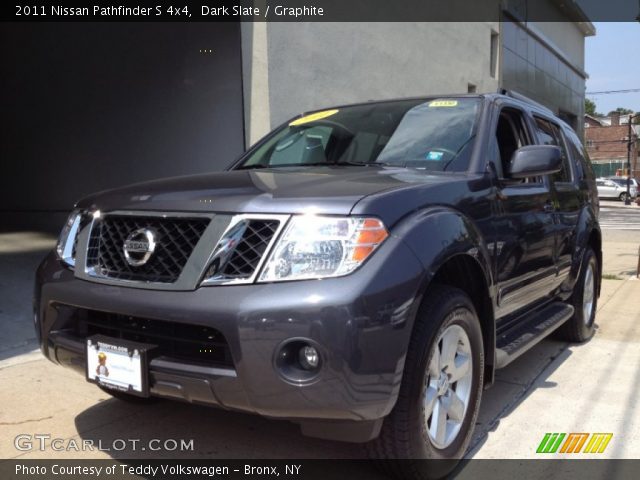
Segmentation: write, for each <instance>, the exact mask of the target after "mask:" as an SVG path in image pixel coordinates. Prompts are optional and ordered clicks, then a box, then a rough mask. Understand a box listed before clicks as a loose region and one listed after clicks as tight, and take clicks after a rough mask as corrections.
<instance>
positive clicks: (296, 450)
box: [75, 399, 365, 459]
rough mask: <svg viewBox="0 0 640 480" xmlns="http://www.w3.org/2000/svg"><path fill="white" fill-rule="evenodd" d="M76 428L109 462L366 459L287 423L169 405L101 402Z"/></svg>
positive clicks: (79, 418) (355, 449)
mask: <svg viewBox="0 0 640 480" xmlns="http://www.w3.org/2000/svg"><path fill="white" fill-rule="evenodd" d="M75 426H76V429H77V431H78V434H79V435H80V437H81V438H82V439H83V440H91V441H92V442H93V444H94V445H95V446H98V445H99V446H101V447H102V451H103V452H104V453H106V454H108V455H109V456H111V457H112V458H145V459H153V458H161V459H167V458H180V459H199V458H212V459H215V458H220V459H242V458H246V459H287V458H289V459H291V458H299V459H302V458H305V459H310V458H334V459H340V458H365V457H364V451H363V449H362V448H361V446H360V445H357V444H352V443H343V442H330V441H325V440H319V439H314V438H309V437H305V436H303V435H302V434H301V433H300V430H299V428H298V426H297V425H295V424H294V423H291V422H288V421H284V420H270V419H267V418H263V417H260V416H257V415H251V414H245V413H238V412H231V411H227V410H222V409H218V408H212V407H206V406H200V405H192V404H188V403H182V402H174V401H170V400H159V401H157V402H155V403H152V404H150V405H134V404H128V403H127V402H123V401H121V400H116V399H108V400H104V401H101V402H99V403H97V404H96V405H93V406H91V407H90V408H88V409H86V410H85V411H83V412H81V413H80V414H79V415H77V416H76V417H75ZM127 439H134V440H136V441H137V444H136V445H135V446H134V445H133V443H132V442H129V441H127ZM121 440H125V442H122V441H121ZM183 444H186V448H184V449H183V448H181V445H183ZM176 445H177V447H176ZM114 447H115V448H114ZM123 447H124V448H123ZM106 448H111V450H106ZM156 448H158V449H157V450H156Z"/></svg>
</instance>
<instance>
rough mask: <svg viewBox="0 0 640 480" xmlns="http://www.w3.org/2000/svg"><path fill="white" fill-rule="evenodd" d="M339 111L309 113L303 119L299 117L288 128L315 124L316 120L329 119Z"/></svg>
mask: <svg viewBox="0 0 640 480" xmlns="http://www.w3.org/2000/svg"><path fill="white" fill-rule="evenodd" d="M339 111H340V110H337V109H334V110H323V111H322V112H316V113H311V114H309V115H305V116H304V117H300V118H297V119H295V120H294V121H293V122H291V123H290V124H289V126H290V127H296V126H298V125H302V124H305V123H309V122H315V121H316V120H322V119H323V118H327V117H330V116H331V115H335V114H336V113H338V112H339Z"/></svg>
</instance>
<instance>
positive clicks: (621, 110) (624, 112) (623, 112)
mask: <svg viewBox="0 0 640 480" xmlns="http://www.w3.org/2000/svg"><path fill="white" fill-rule="evenodd" d="M613 113H619V114H620V115H628V114H630V113H633V110H629V109H628V108H622V107H618V108H616V109H615V110H611V111H610V112H609V113H607V115H611V114H613Z"/></svg>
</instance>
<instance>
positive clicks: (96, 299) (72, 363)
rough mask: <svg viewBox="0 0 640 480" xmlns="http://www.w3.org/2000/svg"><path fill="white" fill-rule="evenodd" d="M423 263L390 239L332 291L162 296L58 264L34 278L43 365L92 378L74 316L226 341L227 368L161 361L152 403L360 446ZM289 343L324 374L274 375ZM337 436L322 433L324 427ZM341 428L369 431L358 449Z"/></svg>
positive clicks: (376, 419) (411, 312) (261, 288)
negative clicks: (177, 326)
mask: <svg viewBox="0 0 640 480" xmlns="http://www.w3.org/2000/svg"><path fill="white" fill-rule="evenodd" d="M423 275H424V273H423V270H422V266H421V264H420V262H419V261H418V260H417V259H416V257H415V256H414V254H413V253H412V252H411V250H410V249H409V248H408V247H407V246H406V245H405V244H404V243H403V242H402V241H401V240H399V239H396V238H393V237H391V238H389V239H388V240H387V241H386V242H385V243H384V244H383V245H382V246H381V247H380V248H379V251H378V252H376V254H375V255H373V256H372V258H371V259H370V260H369V261H368V262H367V263H366V264H365V265H363V267H362V268H360V269H359V270H358V271H356V272H354V273H353V274H351V275H348V276H345V277H342V278H337V279H325V280H313V281H296V282H283V283H273V284H251V285H236V286H218V287H202V288H198V289H196V290H194V291H158V290H145V289H139V288H127V287H122V286H112V285H104V284H99V283H93V282H88V281H85V280H80V279H78V278H76V277H75V276H74V274H73V272H72V271H70V270H68V269H67V268H65V267H64V266H62V265H61V264H60V262H59V261H58V260H57V258H56V256H55V254H54V253H52V254H50V255H49V256H48V257H47V258H46V259H45V260H44V262H43V263H42V265H41V266H40V268H39V269H38V273H37V277H36V291H35V295H36V315H35V322H36V330H37V333H38V337H39V338H40V344H41V348H42V351H43V353H44V355H45V356H47V357H48V358H49V359H50V360H52V361H54V362H56V363H59V364H61V365H64V366H67V367H71V368H74V369H76V370H77V371H79V372H80V373H82V374H84V372H85V340H86V339H85V338H82V337H81V336H78V335H77V334H74V332H73V330H72V329H70V328H69V322H70V318H72V316H73V312H74V311H75V310H80V309H81V310H88V311H98V312H110V313H114V314H119V315H133V316H136V317H141V318H147V319H154V320H157V321H165V322H174V323H175V322H178V323H185V324H195V325H201V326H208V327H211V328H215V329H216V330H218V331H219V332H221V333H222V334H223V335H224V337H225V339H226V342H227V344H228V348H229V351H230V354H231V357H232V364H231V366H229V365H227V366H219V365H207V364H206V363H204V364H193V363H185V362H181V361H179V360H176V359H172V358H170V357H158V358H154V359H152V360H151V362H150V365H149V382H150V394H151V395H153V396H159V397H166V398H173V399H179V400H184V401H188V402H193V403H199V404H206V405H215V406H219V407H222V408H227V409H233V410H240V411H246V412H253V413H257V414H260V415H263V416H268V417H275V418H283V419H289V420H294V421H297V422H299V423H301V425H302V427H303V432H306V433H309V434H312V435H315V436H324V437H335V436H339V437H340V438H341V439H343V440H345V439H347V440H353V441H364V440H368V439H369V438H364V437H371V436H375V435H376V434H377V430H379V425H380V420H381V419H382V418H384V416H386V415H387V414H388V413H389V412H390V411H391V409H392V408H393V406H394V404H395V401H396V398H397V395H398V391H399V387H400V382H401V379H402V373H403V367H404V360H405V354H406V347H407V345H408V342H409V337H410V334H411V329H412V326H413V318H414V316H415V310H416V308H417V303H418V302H417V301H416V299H417V297H418V292H419V286H420V284H421V282H422V280H423ZM291 338H303V339H309V340H311V341H312V342H313V343H314V344H315V345H317V346H318V349H319V352H320V355H321V357H322V360H323V361H322V368H321V371H320V373H319V375H318V376H317V378H316V379H315V380H314V381H313V382H308V383H305V384H296V383H295V382H291V381H287V380H286V379H285V378H283V376H282V375H281V374H280V372H279V371H278V368H277V366H276V364H275V361H274V359H275V357H276V354H277V351H278V348H279V346H280V345H281V344H282V343H283V342H285V341H287V340H288V339H291ZM319 420H322V421H328V422H329V423H330V424H333V425H335V426H336V428H335V429H334V430H335V432H336V433H335V435H332V434H331V431H332V430H331V429H327V428H325V426H323V427H322V428H317V425H318V423H317V422H318V421H319ZM344 425H347V427H349V425H351V426H353V428H350V427H349V430H351V431H354V432H356V431H357V430H358V428H357V426H358V425H360V426H362V425H372V428H371V429H367V428H365V429H364V430H365V431H369V430H371V431H370V432H369V433H366V434H364V435H355V436H354V437H353V438H352V437H350V436H349V435H347V434H345V432H344V428H343V427H344Z"/></svg>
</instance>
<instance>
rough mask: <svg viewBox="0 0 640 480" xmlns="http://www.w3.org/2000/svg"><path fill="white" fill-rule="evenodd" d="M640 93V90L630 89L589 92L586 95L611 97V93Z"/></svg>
mask: <svg viewBox="0 0 640 480" xmlns="http://www.w3.org/2000/svg"><path fill="white" fill-rule="evenodd" d="M635 92H640V88H629V89H627V90H604V91H602V92H587V93H586V95H609V94H611V93H635Z"/></svg>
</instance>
